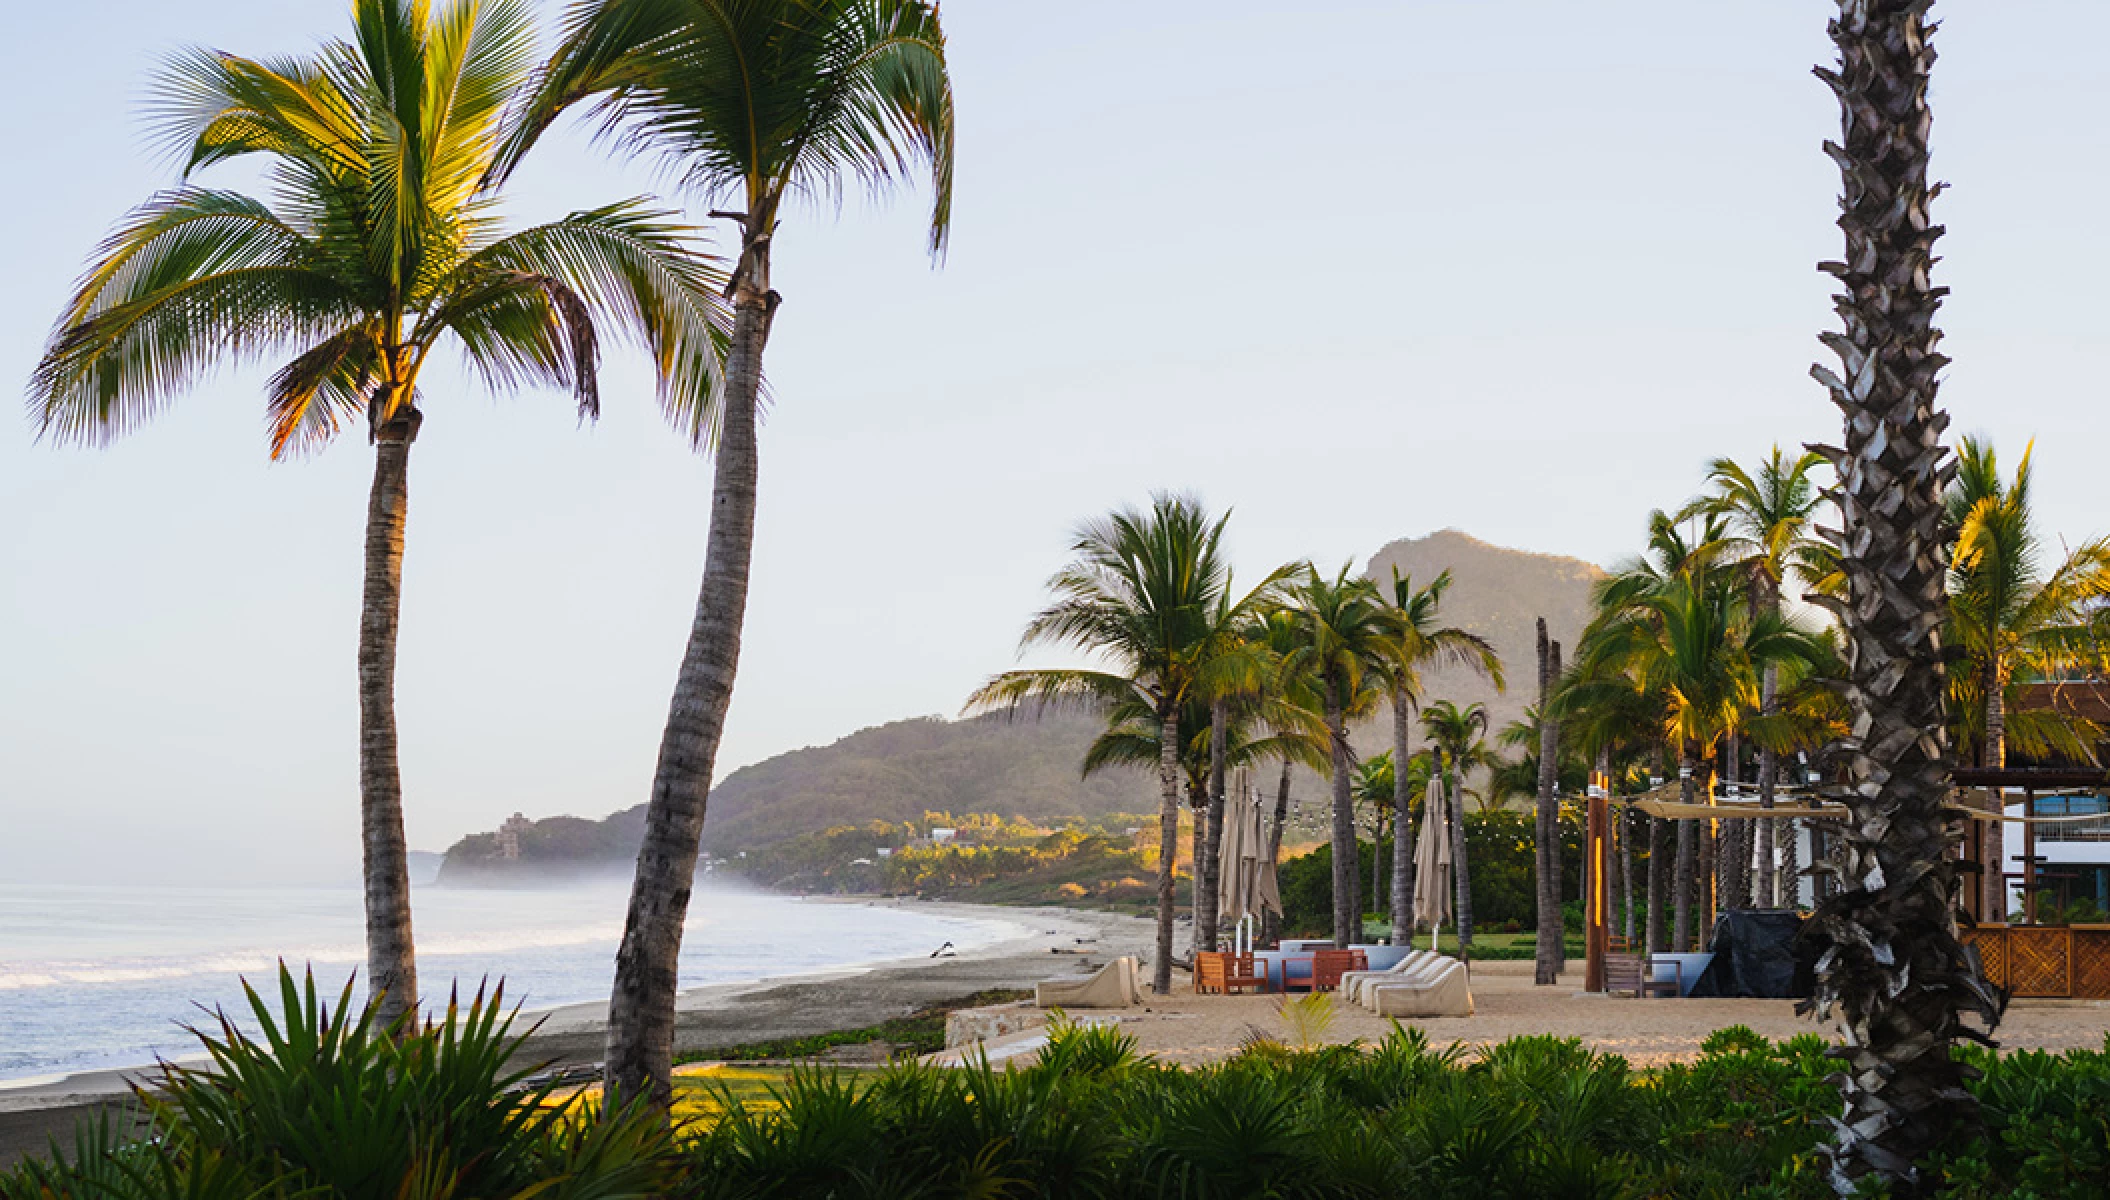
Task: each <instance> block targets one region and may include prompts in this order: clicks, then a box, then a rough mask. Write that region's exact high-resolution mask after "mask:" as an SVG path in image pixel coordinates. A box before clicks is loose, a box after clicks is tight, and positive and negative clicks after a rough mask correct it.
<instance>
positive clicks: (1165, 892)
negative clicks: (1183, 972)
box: [1150, 702, 1180, 996]
mask: <svg viewBox="0 0 2110 1200" xmlns="http://www.w3.org/2000/svg"><path fill="white" fill-rule="evenodd" d="M1179 857H1180V714H1179V707H1178V705H1176V704H1173V703H1170V702H1166V703H1162V704H1160V705H1159V706H1158V947H1157V951H1158V953H1157V961H1156V962H1155V963H1153V964H1151V974H1150V988H1151V990H1152V991H1154V992H1156V993H1157V994H1158V995H1160V996H1164V995H1169V994H1170V993H1171V992H1172V914H1173V895H1172V873H1173V868H1174V867H1175V866H1177V865H1178V862H1179Z"/></svg>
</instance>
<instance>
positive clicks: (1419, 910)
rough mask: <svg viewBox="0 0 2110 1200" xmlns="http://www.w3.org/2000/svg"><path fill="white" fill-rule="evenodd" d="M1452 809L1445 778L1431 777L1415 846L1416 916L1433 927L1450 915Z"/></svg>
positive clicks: (1423, 799)
mask: <svg viewBox="0 0 2110 1200" xmlns="http://www.w3.org/2000/svg"><path fill="white" fill-rule="evenodd" d="M1449 808H1450V806H1449V804H1448V802H1447V801H1446V800H1445V799H1444V795H1443V780H1442V779H1441V778H1440V777H1439V778H1435V779H1431V780H1429V790H1428V791H1427V792H1425V793H1423V796H1422V804H1421V841H1420V843H1419V844H1417V845H1416V846H1415V847H1414V919H1415V920H1416V921H1417V922H1419V923H1422V924H1425V925H1427V926H1428V927H1429V928H1431V929H1434V928H1435V927H1437V926H1438V925H1441V924H1443V923H1444V922H1445V921H1447V920H1449V919H1450V916H1451V823H1450V822H1451V815H1450V811H1449ZM1432 948H1433V947H1432Z"/></svg>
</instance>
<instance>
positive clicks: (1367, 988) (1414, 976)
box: [1356, 954, 1452, 1012]
mask: <svg viewBox="0 0 2110 1200" xmlns="http://www.w3.org/2000/svg"><path fill="white" fill-rule="evenodd" d="M1451 961H1452V960H1451V959H1448V958H1446V957H1444V956H1443V955H1441V954H1431V955H1429V956H1428V957H1426V958H1424V959H1422V960H1421V961H1420V962H1418V963H1415V964H1414V965H1413V966H1412V967H1410V968H1408V969H1407V970H1405V971H1402V972H1400V973H1399V974H1397V975H1386V976H1383V977H1382V978H1378V979H1365V980H1363V986H1362V987H1360V988H1358V989H1356V1003H1358V1004H1360V1005H1362V1006H1363V1007H1364V1008H1367V1009H1369V1010H1370V1011H1372V1012H1376V1011H1377V989H1379V988H1381V987H1414V986H1418V985H1420V984H1423V983H1427V982H1428V981H1429V980H1431V979H1434V978H1436V977H1437V976H1438V975H1440V974H1442V973H1443V972H1444V971H1445V970H1447V969H1449V965H1450V963H1451Z"/></svg>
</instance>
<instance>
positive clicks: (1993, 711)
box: [1979, 656, 2007, 922]
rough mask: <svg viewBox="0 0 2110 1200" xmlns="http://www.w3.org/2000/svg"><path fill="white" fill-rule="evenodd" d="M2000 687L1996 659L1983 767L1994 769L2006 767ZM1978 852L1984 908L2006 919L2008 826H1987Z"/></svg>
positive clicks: (1990, 672)
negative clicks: (1979, 855) (1982, 843)
mask: <svg viewBox="0 0 2110 1200" xmlns="http://www.w3.org/2000/svg"><path fill="white" fill-rule="evenodd" d="M2004 692H2005V689H2004V688H2003V687H2002V686H2001V684H2000V662H1999V659H1998V657H1997V656H1995V657H1994V659H1993V661H1992V662H1991V663H1989V664H1987V670H1986V684H1985V752H1984V755H1983V762H1984V765H1986V766H1988V767H1992V768H1994V769H1995V770H1998V769H2000V768H2003V767H2005V766H2007V697H2006V696H2005V695H2004ZM1993 797H1994V800H1993V804H1994V808H1995V811H1999V809H2000V808H2001V807H2002V802H2001V800H2000V798H1999V797H2000V793H1999V792H1998V791H1995V792H1994V793H1993ZM1979 853H1980V854H1981V855H1982V856H1983V857H1984V858H1985V862H1984V863H1982V864H1980V868H1979V869H1980V870H1981V872H1982V875H1981V876H1980V881H1979V886H1980V888H1981V889H1982V891H1983V893H1984V902H1983V903H1984V908H1985V913H1986V919H1987V920H1989V921H1996V922H1997V921H2005V920H2007V874H2006V872H2007V827H2006V823H2005V822H2002V821H1987V822H1986V823H1985V841H1984V845H1983V848H1982V849H1981V850H1980V851H1979Z"/></svg>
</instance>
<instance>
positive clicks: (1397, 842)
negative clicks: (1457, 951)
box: [1392, 687, 1415, 946]
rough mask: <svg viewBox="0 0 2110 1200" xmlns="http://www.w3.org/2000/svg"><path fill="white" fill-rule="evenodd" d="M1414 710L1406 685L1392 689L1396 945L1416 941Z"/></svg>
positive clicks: (1393, 916) (1393, 919)
mask: <svg viewBox="0 0 2110 1200" xmlns="http://www.w3.org/2000/svg"><path fill="white" fill-rule="evenodd" d="M1412 720H1413V710H1412V708H1411V707H1410V706H1409V705H1408V703H1407V693H1406V689H1405V688H1397V687H1396V688H1393V689H1392V944H1393V945H1395V946H1406V945H1411V944H1412V943H1413V940H1414V836H1415V835H1414V820H1413V818H1412V817H1411V816H1410V815H1409V814H1410V813H1411V812H1412V811H1413V807H1412V806H1413V803H1414V795H1413V791H1414V789H1413V785H1412V784H1411V783H1409V782H1408V781H1407V735H1408V734H1409V733H1410V732H1411V731H1412V724H1411V722H1412Z"/></svg>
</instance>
